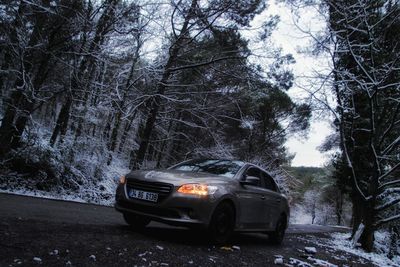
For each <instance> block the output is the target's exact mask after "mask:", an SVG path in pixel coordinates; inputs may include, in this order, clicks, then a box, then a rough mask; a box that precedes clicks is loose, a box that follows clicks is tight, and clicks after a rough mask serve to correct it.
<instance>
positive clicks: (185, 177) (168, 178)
mask: <svg viewBox="0 0 400 267" xmlns="http://www.w3.org/2000/svg"><path fill="white" fill-rule="evenodd" d="M126 178H127V179H137V180H143V181H149V182H162V183H169V184H173V185H174V186H180V185H182V184H187V183H207V184H211V183H212V184H224V183H229V182H232V181H233V178H229V177H224V176H219V175H213V174H209V173H204V172H188V171H178V170H149V171H132V172H130V173H129V174H127V175H126Z"/></svg>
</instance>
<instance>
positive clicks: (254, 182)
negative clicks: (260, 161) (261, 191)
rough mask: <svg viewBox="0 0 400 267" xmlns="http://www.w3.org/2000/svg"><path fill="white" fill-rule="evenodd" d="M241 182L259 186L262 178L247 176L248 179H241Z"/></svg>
mask: <svg viewBox="0 0 400 267" xmlns="http://www.w3.org/2000/svg"><path fill="white" fill-rule="evenodd" d="M240 184H241V185H252V186H258V185H259V184H260V178H258V177H256V176H246V180H243V181H240Z"/></svg>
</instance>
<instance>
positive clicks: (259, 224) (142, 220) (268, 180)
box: [115, 159, 290, 244]
mask: <svg viewBox="0 0 400 267" xmlns="http://www.w3.org/2000/svg"><path fill="white" fill-rule="evenodd" d="M115 209H116V210H117V211H119V212H121V213H122V214H123V217H124V219H125V221H126V222H127V223H128V224H129V225H131V226H132V227H134V228H137V229H140V228H143V227H145V226H147V225H148V224H149V223H150V221H159V222H162V223H166V224H170V225H177V226H185V227H190V228H197V229H199V228H200V229H205V230H207V232H208V233H209V234H210V237H212V240H213V241H214V242H215V243H218V244H223V243H225V242H227V241H228V240H229V238H230V237H231V235H232V233H233V232H235V231H237V232H263V233H267V234H268V238H269V240H270V241H271V242H273V243H275V244H280V243H281V242H282V240H283V238H284V234H285V231H286V228H287V226H288V221H289V216H290V210H289V204H288V200H287V198H286V196H285V195H284V194H282V193H281V192H280V190H279V188H278V186H277V184H276V182H275V181H274V179H273V178H272V177H271V175H270V174H269V173H268V172H267V171H265V170H263V169H262V168H260V167H258V166H256V165H254V164H251V163H247V162H243V161H239V160H228V159H194V160H189V161H184V162H182V163H179V164H177V165H174V166H172V167H170V168H168V169H162V170H136V171H132V172H130V173H128V174H127V175H125V176H122V177H121V178H120V181H119V185H118V187H117V190H116V202H115Z"/></svg>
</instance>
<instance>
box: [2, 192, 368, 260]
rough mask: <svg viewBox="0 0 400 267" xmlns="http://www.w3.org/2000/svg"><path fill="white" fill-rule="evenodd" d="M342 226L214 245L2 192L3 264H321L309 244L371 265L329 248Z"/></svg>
mask: <svg viewBox="0 0 400 267" xmlns="http://www.w3.org/2000/svg"><path fill="white" fill-rule="evenodd" d="M339 231H340V232H343V231H347V230H346V229H345V228H337V227H327V226H316V225H291V226H290V227H289V229H288V231H287V235H286V238H285V241H284V244H283V245H282V246H272V245H270V244H268V242H267V238H266V236H264V235H262V234H236V235H235V236H234V238H233V239H232V244H230V245H229V246H227V247H215V246H212V245H210V244H208V242H207V240H206V238H205V237H204V234H203V233H201V232H195V231H190V230H187V229H185V228H179V227H171V226H167V225H164V224H160V223H153V222H152V223H151V224H150V225H149V226H148V227H147V228H146V229H145V230H143V231H141V232H135V231H133V230H131V229H130V228H129V227H128V226H127V225H126V224H125V223H124V221H123V219H122V216H121V214H120V213H118V212H116V211H115V210H114V209H113V208H111V207H105V206H98V205H92V204H83V203H76V202H68V201H59V200H49V199H42V198H33V197H26V196H17V195H11V194H0V266H38V265H41V266H135V265H137V266H275V264H274V261H275V258H276V255H281V256H283V258H284V262H285V263H288V262H289V259H290V258H295V259H298V260H299V261H302V262H303V263H304V264H305V263H308V264H310V265H308V266H320V265H318V264H315V261H313V260H312V259H311V260H310V259H307V257H308V256H310V255H307V254H306V253H305V252H304V247H306V246H314V247H316V249H317V254H316V255H312V257H313V258H318V259H322V260H325V261H328V262H329V263H331V264H335V265H337V266H343V265H348V266H373V265H371V264H368V263H366V261H365V260H363V259H359V258H357V257H354V256H352V255H349V254H346V253H344V252H339V251H334V250H332V249H330V248H329V241H330V239H329V233H331V232H339ZM323 244H327V245H323ZM292 263H293V264H292V265H289V266H301V265H299V264H297V265H296V264H295V263H294V261H292ZM303 266H307V265H303ZM332 266H334V265H332Z"/></svg>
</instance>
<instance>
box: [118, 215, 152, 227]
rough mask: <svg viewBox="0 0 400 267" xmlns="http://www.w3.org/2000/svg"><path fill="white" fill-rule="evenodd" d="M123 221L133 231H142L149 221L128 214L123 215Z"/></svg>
mask: <svg viewBox="0 0 400 267" xmlns="http://www.w3.org/2000/svg"><path fill="white" fill-rule="evenodd" d="M123 215H124V220H125V222H126V223H127V224H129V225H130V226H131V227H133V228H134V229H143V228H145V227H146V226H147V225H148V224H149V223H150V221H151V220H150V219H148V218H145V217H143V216H140V215H135V214H130V213H124V214H123Z"/></svg>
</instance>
